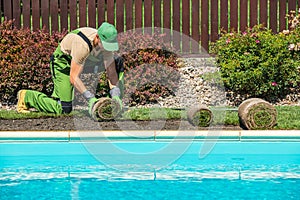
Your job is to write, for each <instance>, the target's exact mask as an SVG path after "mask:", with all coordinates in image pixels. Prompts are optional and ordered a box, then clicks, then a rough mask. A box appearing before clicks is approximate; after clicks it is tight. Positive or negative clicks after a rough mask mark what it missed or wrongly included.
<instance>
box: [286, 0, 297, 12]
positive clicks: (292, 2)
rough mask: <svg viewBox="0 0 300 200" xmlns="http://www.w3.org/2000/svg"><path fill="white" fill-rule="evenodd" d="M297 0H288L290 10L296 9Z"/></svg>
mask: <svg viewBox="0 0 300 200" xmlns="http://www.w3.org/2000/svg"><path fill="white" fill-rule="evenodd" d="M296 3H297V2H296V0H289V1H288V12H290V11H291V10H293V11H296Z"/></svg>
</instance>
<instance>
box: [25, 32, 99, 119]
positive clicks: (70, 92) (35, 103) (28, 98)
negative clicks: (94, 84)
mask: <svg viewBox="0 0 300 200" xmlns="http://www.w3.org/2000/svg"><path fill="white" fill-rule="evenodd" d="M72 33H75V34H78V35H79V36H80V37H81V38H82V39H83V40H84V41H85V42H87V43H88V45H89V48H90V52H91V51H92V48H93V47H92V44H91V43H90V41H89V39H88V38H87V37H86V36H85V35H84V34H82V33H81V32H80V31H79V30H74V31H72ZM71 60H72V57H71V56H69V55H66V54H64V53H63V52H62V51H61V48H60V45H58V47H57V48H56V50H55V52H54V53H53V55H52V56H51V61H50V68H51V74H52V80H53V83H54V90H53V93H52V95H51V97H52V98H49V97H48V96H47V95H45V94H44V93H41V92H38V91H33V90H27V91H26V95H25V103H26V105H28V106H29V107H33V108H36V109H37V110H38V111H40V112H46V113H55V114H62V113H70V112H71V111H72V101H73V99H74V87H73V85H72V84H71V82H70V65H71Z"/></svg>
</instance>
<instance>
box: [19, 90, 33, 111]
mask: <svg viewBox="0 0 300 200" xmlns="http://www.w3.org/2000/svg"><path fill="white" fill-rule="evenodd" d="M25 94H26V90H20V91H19V92H18V104H17V112H18V113H29V112H30V111H29V108H28V107H27V106H26V104H25Z"/></svg>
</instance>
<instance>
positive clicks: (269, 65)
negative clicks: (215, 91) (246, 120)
mask: <svg viewBox="0 0 300 200" xmlns="http://www.w3.org/2000/svg"><path fill="white" fill-rule="evenodd" d="M299 42H300V34H299V27H298V28H294V30H293V31H289V33H288V34H285V32H282V33H279V34H274V33H272V31H271V30H269V29H267V28H265V27H263V26H262V25H256V26H254V27H253V28H248V29H247V30H246V31H245V32H241V33H238V32H231V33H223V34H222V35H221V37H220V39H219V40H218V41H217V42H215V43H214V44H213V45H212V48H211V53H213V54H215V55H216V60H217V65H218V66H219V67H220V71H221V76H222V80H223V81H224V86H225V88H226V89H227V90H228V91H232V92H234V93H236V94H240V95H242V96H245V97H261V98H264V99H267V100H270V101H273V100H276V99H278V98H281V97H284V96H285V95H286V94H289V93H290V92H291V90H292V89H293V88H296V87H298V86H299V81H300V77H299V66H300V59H299V58H300V57H299V51H298V49H297V50H296V49H293V50H291V48H290V47H291V44H299ZM299 47H300V45H299ZM299 49H300V48H299Z"/></svg>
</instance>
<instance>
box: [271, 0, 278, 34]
mask: <svg viewBox="0 0 300 200" xmlns="http://www.w3.org/2000/svg"><path fill="white" fill-rule="evenodd" d="M277 11H278V9H277V0H270V29H272V31H273V32H274V33H277V27H278V25H277V23H278V19H277V16H278V15H277Z"/></svg>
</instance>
